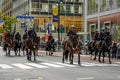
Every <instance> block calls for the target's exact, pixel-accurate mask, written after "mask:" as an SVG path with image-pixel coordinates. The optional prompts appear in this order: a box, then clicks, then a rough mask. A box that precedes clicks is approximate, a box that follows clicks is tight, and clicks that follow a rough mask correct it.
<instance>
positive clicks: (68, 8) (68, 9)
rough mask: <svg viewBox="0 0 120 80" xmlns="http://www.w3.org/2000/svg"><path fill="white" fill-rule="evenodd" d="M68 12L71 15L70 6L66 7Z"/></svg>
mask: <svg viewBox="0 0 120 80" xmlns="http://www.w3.org/2000/svg"><path fill="white" fill-rule="evenodd" d="M66 12H67V13H70V5H66Z"/></svg>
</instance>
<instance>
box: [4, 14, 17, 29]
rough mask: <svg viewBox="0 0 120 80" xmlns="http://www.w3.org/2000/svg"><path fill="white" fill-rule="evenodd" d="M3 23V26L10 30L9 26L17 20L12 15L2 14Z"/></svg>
mask: <svg viewBox="0 0 120 80" xmlns="http://www.w3.org/2000/svg"><path fill="white" fill-rule="evenodd" d="M3 20H4V24H3V28H5V29H7V30H11V26H12V25H13V24H15V23H16V22H17V19H16V18H15V17H12V16H3Z"/></svg>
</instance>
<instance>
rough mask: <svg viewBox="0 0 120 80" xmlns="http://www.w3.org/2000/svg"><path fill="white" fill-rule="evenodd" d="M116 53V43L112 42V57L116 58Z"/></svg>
mask: <svg viewBox="0 0 120 80" xmlns="http://www.w3.org/2000/svg"><path fill="white" fill-rule="evenodd" d="M116 54H117V44H116V43H113V46H112V58H116Z"/></svg>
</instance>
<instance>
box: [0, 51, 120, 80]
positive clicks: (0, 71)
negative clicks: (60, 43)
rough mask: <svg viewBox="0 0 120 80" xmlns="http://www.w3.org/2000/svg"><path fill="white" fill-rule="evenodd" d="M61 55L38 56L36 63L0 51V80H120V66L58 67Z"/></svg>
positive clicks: (89, 62) (85, 63)
mask: <svg viewBox="0 0 120 80" xmlns="http://www.w3.org/2000/svg"><path fill="white" fill-rule="evenodd" d="M61 60H62V54H60V53H59V55H58V54H57V53H54V55H53V56H46V55H45V53H44V52H43V53H40V54H39V56H37V62H34V61H27V59H26V56H24V55H22V54H21V56H14V53H13V52H11V56H10V57H8V56H5V52H3V51H2V49H0V80H120V62H114V63H113V64H108V63H104V64H103V63H98V62H95V61H87V60H82V61H81V66H79V65H78V64H77V58H75V60H74V64H73V65H70V64H69V63H68V62H66V63H64V64H63V63H61Z"/></svg>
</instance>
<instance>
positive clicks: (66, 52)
mask: <svg viewBox="0 0 120 80" xmlns="http://www.w3.org/2000/svg"><path fill="white" fill-rule="evenodd" d="M68 54H69V51H68V50H66V51H65V60H68Z"/></svg>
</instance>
